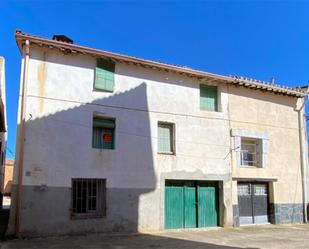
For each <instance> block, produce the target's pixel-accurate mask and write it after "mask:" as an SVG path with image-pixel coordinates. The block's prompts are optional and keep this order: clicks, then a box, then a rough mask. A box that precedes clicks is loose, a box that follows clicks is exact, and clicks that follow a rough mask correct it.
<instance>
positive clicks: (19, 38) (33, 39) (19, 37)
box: [15, 30, 307, 97]
mask: <svg viewBox="0 0 309 249" xmlns="http://www.w3.org/2000/svg"><path fill="white" fill-rule="evenodd" d="M15 37H16V42H17V45H18V48H19V50H20V52H21V53H22V49H23V41H25V40H29V41H30V43H33V44H38V45H46V46H49V47H50V48H53V47H56V48H60V49H62V50H64V49H68V50H71V51H75V52H80V53H82V54H89V55H93V56H97V57H109V58H112V59H115V60H118V61H125V62H131V63H134V64H136V65H144V66H147V67H150V68H154V69H156V68H158V69H163V70H168V71H173V72H177V73H183V74H187V75H189V76H193V77H198V78H200V79H203V78H204V79H211V80H217V81H220V82H224V83H232V84H237V85H243V86H245V87H249V88H255V89H261V90H265V91H268V92H274V93H280V94H285V95H289V96H294V97H305V96H306V95H307V94H306V93H304V92H301V91H296V90H292V89H288V88H285V87H277V86H273V85H268V84H262V83H258V82H252V81H246V80H243V79H240V80H238V79H235V78H233V77H230V76H223V75H219V74H212V73H208V72H204V71H200V70H195V69H191V68H186V67H180V66H175V65H171V64H165V63H160V62H155V61H151V60H145V59H140V58H136V57H131V56H127V55H121V54H117V53H112V52H108V51H104V50H99V49H94V48H89V47H84V46H80V45H76V44H71V43H66V42H61V41H56V40H51V39H47V38H42V37H38V36H33V35H28V34H25V33H23V32H21V31H19V30H17V31H16V33H15Z"/></svg>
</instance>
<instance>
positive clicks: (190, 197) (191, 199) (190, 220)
mask: <svg viewBox="0 0 309 249" xmlns="http://www.w3.org/2000/svg"><path fill="white" fill-rule="evenodd" d="M184 195H185V197H184V199H185V215H184V218H185V222H184V227H186V228H193V227H196V187H187V186H185V187H184Z"/></svg>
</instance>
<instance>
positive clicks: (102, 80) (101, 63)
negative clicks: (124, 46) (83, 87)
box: [94, 59, 115, 92]
mask: <svg viewBox="0 0 309 249" xmlns="http://www.w3.org/2000/svg"><path fill="white" fill-rule="evenodd" d="M114 74H115V63H114V62H113V61H110V60H103V59H100V60H97V66H96V70H95V82H94V87H95V89H98V90H104V91H110V92H112V91H113V90H114V81H115V75H114Z"/></svg>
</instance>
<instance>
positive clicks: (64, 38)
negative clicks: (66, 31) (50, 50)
mask: <svg viewBox="0 0 309 249" xmlns="http://www.w3.org/2000/svg"><path fill="white" fill-rule="evenodd" d="M53 40H55V41H60V42H66V43H70V44H73V40H71V39H70V38H69V37H67V36H65V35H53Z"/></svg>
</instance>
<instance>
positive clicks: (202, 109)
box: [200, 108, 220, 113]
mask: <svg viewBox="0 0 309 249" xmlns="http://www.w3.org/2000/svg"><path fill="white" fill-rule="evenodd" d="M200 111H203V112H213V113H220V111H211V110H207V109H204V108H200Z"/></svg>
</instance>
